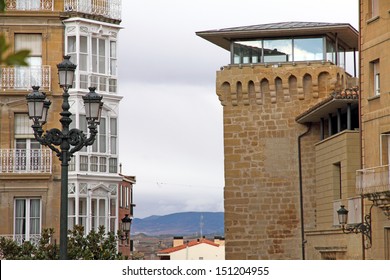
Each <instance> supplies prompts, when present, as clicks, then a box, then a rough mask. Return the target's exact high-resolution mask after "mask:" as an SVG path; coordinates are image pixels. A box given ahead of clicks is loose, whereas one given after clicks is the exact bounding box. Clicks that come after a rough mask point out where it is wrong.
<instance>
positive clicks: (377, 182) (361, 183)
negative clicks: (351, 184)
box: [356, 165, 390, 195]
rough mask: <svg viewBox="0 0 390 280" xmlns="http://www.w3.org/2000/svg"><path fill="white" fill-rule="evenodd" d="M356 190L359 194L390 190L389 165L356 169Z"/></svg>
mask: <svg viewBox="0 0 390 280" xmlns="http://www.w3.org/2000/svg"><path fill="white" fill-rule="evenodd" d="M356 191H357V193H358V194H360V195H368V194H374V193H383V192H389V191H390V165H382V166H377V167H372V168H366V169H361V170H357V171H356Z"/></svg>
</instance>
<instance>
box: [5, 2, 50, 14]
mask: <svg viewBox="0 0 390 280" xmlns="http://www.w3.org/2000/svg"><path fill="white" fill-rule="evenodd" d="M5 9H6V10H16V11H53V9H54V0H5Z"/></svg>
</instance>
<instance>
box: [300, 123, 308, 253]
mask: <svg viewBox="0 0 390 280" xmlns="http://www.w3.org/2000/svg"><path fill="white" fill-rule="evenodd" d="M310 129H311V123H308V124H307V130H306V131H305V132H304V133H302V134H301V135H299V136H298V166H299V204H300V212H301V213H300V215H301V240H302V260H305V259H306V257H305V244H306V240H305V223H304V219H303V218H304V215H303V187H302V158H301V139H302V137H303V136H305V135H307V134H308V133H309V132H310Z"/></svg>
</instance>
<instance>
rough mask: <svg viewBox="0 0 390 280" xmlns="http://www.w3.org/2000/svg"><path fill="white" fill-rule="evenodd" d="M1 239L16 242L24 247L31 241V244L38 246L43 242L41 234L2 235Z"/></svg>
mask: <svg viewBox="0 0 390 280" xmlns="http://www.w3.org/2000/svg"><path fill="white" fill-rule="evenodd" d="M0 237H4V238H6V239H11V240H13V241H15V242H16V243H17V244H18V245H22V244H23V243H24V242H26V241H30V243H32V244H38V243H39V241H40V240H41V235H40V234H8V235H6V234H1V235H0Z"/></svg>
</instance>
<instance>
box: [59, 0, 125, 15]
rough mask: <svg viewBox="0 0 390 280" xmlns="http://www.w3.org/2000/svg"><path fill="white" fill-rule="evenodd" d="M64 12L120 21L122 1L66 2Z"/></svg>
mask: <svg viewBox="0 0 390 280" xmlns="http://www.w3.org/2000/svg"><path fill="white" fill-rule="evenodd" d="M64 10H65V12H80V13H85V14H91V15H99V16H104V17H106V18H111V19H117V20H120V19H121V10H122V0H65V1H64Z"/></svg>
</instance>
